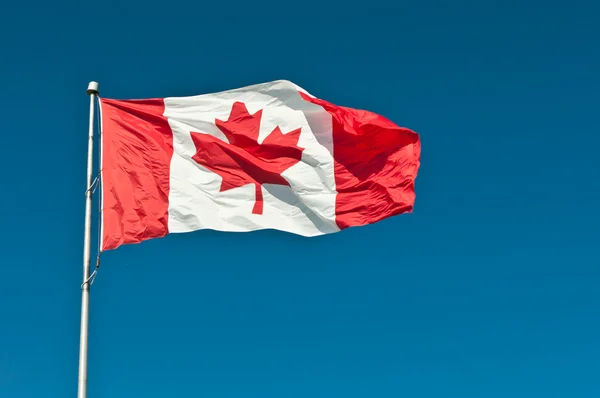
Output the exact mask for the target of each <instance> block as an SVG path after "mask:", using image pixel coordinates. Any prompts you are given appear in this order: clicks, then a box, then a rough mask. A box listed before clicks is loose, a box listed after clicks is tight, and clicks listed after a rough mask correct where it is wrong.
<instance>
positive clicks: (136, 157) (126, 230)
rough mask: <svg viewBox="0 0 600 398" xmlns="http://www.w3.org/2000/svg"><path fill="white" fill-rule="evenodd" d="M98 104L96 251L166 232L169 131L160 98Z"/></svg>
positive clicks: (169, 155)
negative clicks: (99, 163)
mask: <svg viewBox="0 0 600 398" xmlns="http://www.w3.org/2000/svg"><path fill="white" fill-rule="evenodd" d="M101 104H102V207H103V217H102V218H103V225H102V229H103V236H102V250H109V249H115V248H117V247H118V246H120V245H122V244H126V243H139V242H141V241H143V240H146V239H150V238H157V237H162V236H164V235H166V234H167V233H168V215H169V179H170V176H169V166H170V163H171V157H172V156H173V133H172V132H171V128H170V127H169V123H168V121H167V118H166V117H164V116H163V114H164V111H165V105H164V102H163V100H162V99H148V100H134V101H132V100H127V101H120V100H109V99H101Z"/></svg>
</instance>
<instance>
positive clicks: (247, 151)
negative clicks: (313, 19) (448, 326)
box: [100, 81, 420, 250]
mask: <svg viewBox="0 0 600 398" xmlns="http://www.w3.org/2000/svg"><path fill="white" fill-rule="evenodd" d="M100 103H101V115H102V117H101V119H102V154H101V159H102V160H101V161H102V173H101V177H102V221H101V223H102V249H103V250H108V249H114V248H116V247H118V246H120V245H121V244H128V243H138V242H141V241H143V240H146V239H151V238H157V237H161V236H164V235H166V234H168V233H178V232H190V231H195V230H199V229H213V230H220V231H238V232H241V231H253V230H259V229H266V228H270V229H276V230H282V231H287V232H290V233H295V234H299V235H304V236H315V235H321V234H327V233H333V232H337V231H340V230H341V229H344V228H347V227H351V226H358V225H365V224H370V223H374V222H377V221H379V220H381V219H383V218H386V217H390V216H393V215H397V214H400V213H405V212H410V211H412V209H413V205H414V201H415V191H414V183H415V178H416V176H417V171H418V168H419V159H420V141H419V136H418V135H417V134H416V133H415V132H413V131H411V130H409V129H407V128H403V127H399V126H397V125H396V124H394V123H392V122H391V121H389V120H388V119H386V118H384V117H383V116H380V115H377V114H374V113H371V112H367V111H363V110H357V109H351V108H347V107H342V106H337V105H334V104H331V103H329V102H327V101H324V100H321V99H318V98H316V97H314V96H312V95H310V94H309V93H307V92H306V91H305V90H303V89H302V88H300V87H298V86H296V85H295V84H293V83H291V82H288V81H274V82H269V83H265V84H259V85H254V86H249V87H244V88H239V89H234V90H229V91H224V92H220V93H214V94H205V95H198V96H191V97H179V98H175V97H172V98H164V99H143V100H114V99H106V98H102V99H101V100H100Z"/></svg>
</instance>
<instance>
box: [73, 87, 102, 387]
mask: <svg viewBox="0 0 600 398" xmlns="http://www.w3.org/2000/svg"><path fill="white" fill-rule="evenodd" d="M86 93H87V94H88V95H89V96H90V123H89V133H88V159H87V185H86V187H87V190H86V192H85V231H84V235H83V236H84V238H83V283H82V284H81V332H80V333H81V334H80V339H79V383H78V389H77V397H78V398H87V370H88V369H87V362H88V358H87V356H88V325H89V314H90V243H91V230H92V167H93V162H94V160H93V159H94V153H93V152H94V101H95V99H96V97H97V95H98V83H96V82H90V84H89V85H88V88H87V90H86Z"/></svg>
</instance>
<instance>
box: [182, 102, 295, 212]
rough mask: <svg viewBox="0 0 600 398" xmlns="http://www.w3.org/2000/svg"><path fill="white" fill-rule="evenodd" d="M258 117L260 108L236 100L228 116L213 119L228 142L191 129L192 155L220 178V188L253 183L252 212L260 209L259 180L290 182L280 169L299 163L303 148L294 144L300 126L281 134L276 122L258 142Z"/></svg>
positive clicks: (261, 204) (222, 189) (261, 182)
mask: <svg viewBox="0 0 600 398" xmlns="http://www.w3.org/2000/svg"><path fill="white" fill-rule="evenodd" d="M261 117H262V110H259V111H257V112H256V113H254V114H253V115H251V114H250V113H249V112H248V109H247V108H246V105H245V104H244V103H243V102H235V103H234V104H233V107H232V109H231V114H230V115H229V119H228V120H226V121H223V120H219V119H215V124H216V125H217V127H218V128H219V130H221V131H222V132H223V134H225V136H226V137H227V139H228V140H229V143H227V142H225V141H223V140H220V139H219V138H216V137H214V136H212V135H209V134H201V133H195V132H192V133H191V136H192V141H193V142H194V145H195V146H196V154H195V155H194V156H192V159H194V160H195V161H196V162H197V163H198V164H200V165H202V166H204V167H206V168H208V169H210V170H212V171H213V172H215V173H217V174H218V175H220V176H221V177H222V178H223V181H222V182H221V189H220V192H223V191H227V190H229V189H232V188H238V187H241V186H244V185H248V184H254V186H255V188H256V197H255V202H254V208H253V209H252V213H253V214H262V212H263V195H262V184H278V185H287V186H289V185H290V184H289V183H288V182H287V180H286V179H285V178H283V177H282V176H281V173H283V172H284V171H285V170H287V169H288V168H289V167H291V166H293V165H294V164H296V163H298V162H299V161H300V160H301V159H302V151H303V150H304V149H303V148H299V147H298V146H297V143H298V139H299V138H300V130H301V129H296V130H293V131H290V132H289V133H287V134H283V133H282V132H281V129H280V128H279V126H277V127H276V128H275V129H274V130H273V131H272V132H271V133H270V134H269V135H268V136H267V137H266V138H265V139H264V141H263V142H262V143H261V144H259V143H258V142H257V140H258V132H259V130H260V121H261Z"/></svg>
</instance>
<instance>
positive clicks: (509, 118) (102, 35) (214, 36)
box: [0, 0, 600, 398]
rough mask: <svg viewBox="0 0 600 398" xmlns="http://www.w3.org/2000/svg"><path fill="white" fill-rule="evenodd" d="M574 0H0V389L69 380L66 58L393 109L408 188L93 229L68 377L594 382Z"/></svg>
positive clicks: (109, 87) (596, 261) (68, 391)
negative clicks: (113, 244) (217, 217)
mask: <svg viewBox="0 0 600 398" xmlns="http://www.w3.org/2000/svg"><path fill="white" fill-rule="evenodd" d="M599 13H600V6H599V5H597V4H596V2H593V1H591V0H590V1H579V0H572V1H569V2H558V1H552V0H546V1H537V0H529V1H526V2H525V1H515V0H505V1H490V0H479V1H441V0H439V1H422V2H416V1H412V2H405V1H398V2H389V3H387V4H386V3H380V2H377V1H368V2H364V3H362V4H359V3H357V4H356V5H352V3H348V2H344V3H337V4H334V3H331V2H327V1H322V2H314V3H312V2H301V3H299V2H277V3H270V4H269V3H266V2H260V3H252V2H244V3H240V4H236V3H235V2H229V1H228V2H216V1H213V2H197V1H170V2H157V1H152V0H149V1H142V0H133V1H122V0H118V1H117V0H107V1H101V2H73V1H66V2H57V3H55V4H54V3H52V2H42V1H39V0H37V1H36V0H34V1H32V2H12V3H4V4H3V5H2V10H1V12H0V33H1V39H0V54H1V57H0V61H1V62H0V89H1V91H0V114H1V116H2V124H1V126H2V127H1V131H0V148H1V151H2V156H0V170H1V172H0V175H1V176H2V188H1V193H2V194H1V195H0V208H2V209H3V210H4V211H3V214H2V218H1V224H0V225H1V226H2V228H0V249H1V251H2V252H1V256H0V264H1V266H0V396H1V397H7V398H26V397H35V398H39V397H69V396H76V390H77V366H78V348H79V346H78V344H79V311H80V290H79V286H80V283H81V256H82V241H83V235H82V234H83V217H84V195H83V194H84V191H85V168H86V150H87V147H86V135H87V118H88V97H87V96H86V94H85V89H86V87H87V83H88V81H90V80H97V81H99V82H100V88H101V94H102V95H103V96H105V97H110V98H147V97H164V96H182V95H195V94H201V93H208V92H214V91H221V90H225V89H229V88H235V87H239V86H244V85H248V84H254V83H259V82H264V81H269V80H275V79H289V80H292V81H294V82H295V83H296V84H299V85H300V86H303V87H304V88H306V89H307V90H308V91H310V92H311V93H313V94H314V95H317V96H319V97H321V98H323V99H326V100H329V101H331V102H334V103H337V104H339V105H345V106H351V107H355V108H363V109H368V110H371V111H375V112H378V113H380V114H382V115H384V116H386V117H388V118H390V119H392V120H393V121H395V122H397V123H398V124H400V125H403V126H407V127H410V128H412V129H414V130H416V131H417V132H418V133H419V134H420V135H421V139H422V146H423V153H422V159H421V160H422V166H421V169H420V173H419V177H418V180H417V202H416V208H415V212H414V213H413V214H410V215H402V216H398V217H394V218H391V219H387V220H385V221H382V222H380V223H378V224H376V225H372V226H367V227H361V228H353V229H350V230H346V231H343V232H341V233H338V234H333V235H329V236H324V237H320V238H317V239H306V238H302V237H299V236H293V235H289V234H285V233H279V232H274V231H263V232H255V233H249V234H228V233H218V232H214V231H201V232H197V233H191V234H185V235H173V236H169V237H166V238H164V239H157V240H153V241H149V242H146V243H143V244H141V245H134V246H126V247H122V248H120V249H118V250H116V251H113V252H109V253H106V254H105V256H104V257H103V265H102V268H101V269H100V274H99V276H98V279H97V280H96V283H95V284H94V286H93V290H92V305H91V323H90V327H91V335H90V362H89V396H90V398H95V397H97V398H100V397H111V398H120V397H127V398H129V397H146V398H155V397H161V398H162V397H180V396H186V397H187V396H190V397H196V396H198V397H200V396H201V397H211V398H213V397H214V398H217V397H218V398H225V397H227V398H229V397H231V398H234V397H235V398H240V397H260V398H269V397H273V398H280V397H286V398H287V397H291V398H293V397H344V398H354V397H369V398H371V397H401V396H403V397H427V398H428V397H435V398H439V397H457V398H470V397H473V398H475V397H477V398H479V397H545V398H550V397H570V398H578V397H585V398H588V397H598V396H600V378H599V375H600V310H599V303H600V289H599V288H600V268H599V266H600V256H599V254H598V249H599V238H600V230H599V221H600V211H599V208H598V204H599V203H600V202H599V193H600V178H599V174H598V173H599V171H600V169H599V166H598V147H599V145H600V138H599V133H600V122H599V119H598V93H599V92H600V78H599V77H598V76H599V74H598V73H599V72H598V71H599V70H600V53H599V52H598V42H599V40H600V28H598V23H597V16H598V14H599Z"/></svg>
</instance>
